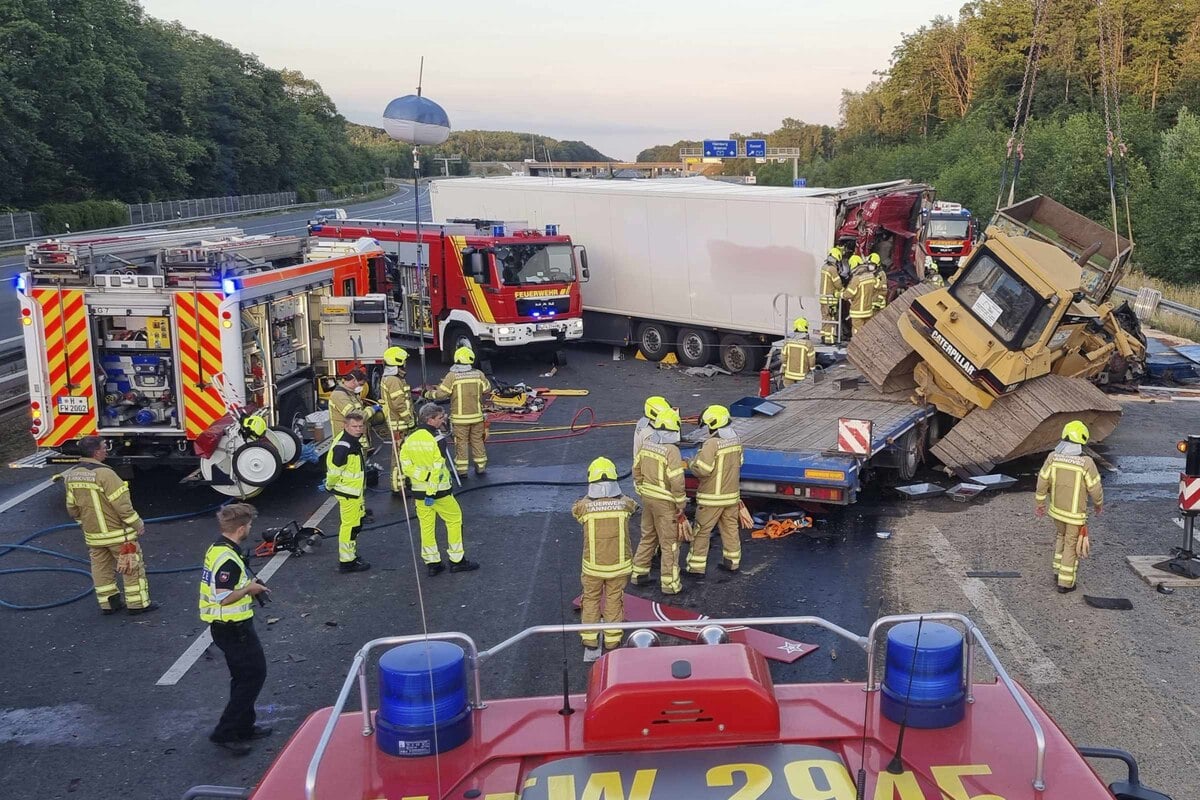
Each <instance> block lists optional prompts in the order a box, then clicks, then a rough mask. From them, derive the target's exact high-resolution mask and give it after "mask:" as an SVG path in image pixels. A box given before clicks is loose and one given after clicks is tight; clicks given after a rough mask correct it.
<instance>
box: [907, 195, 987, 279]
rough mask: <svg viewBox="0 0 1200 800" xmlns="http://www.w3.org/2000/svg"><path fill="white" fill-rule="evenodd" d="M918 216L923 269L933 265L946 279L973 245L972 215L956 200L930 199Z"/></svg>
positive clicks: (973, 228) (974, 233)
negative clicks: (930, 206)
mask: <svg viewBox="0 0 1200 800" xmlns="http://www.w3.org/2000/svg"><path fill="white" fill-rule="evenodd" d="M922 217H923V219H922V224H921V237H920V241H921V249H922V251H924V253H925V259H926V261H925V269H926V270H929V269H931V268H932V269H936V270H937V271H938V272H939V273H940V274H941V276H942V278H943V279H945V280H949V279H950V277H951V276H953V275H954V273H955V272H957V271H958V268H959V265H960V264H961V263H962V259H964V258H966V257H967V256H969V255H970V254H971V250H972V248H973V247H974V243H975V237H976V230H975V218H974V217H973V216H971V212H970V211H968V210H967V209H965V208H963V207H962V206H961V205H959V204H958V203H941V202H938V203H934V205H933V208H931V209H929V210H928V211H926V212H925V213H924V214H923V215H922Z"/></svg>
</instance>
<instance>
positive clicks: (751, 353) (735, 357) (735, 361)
mask: <svg viewBox="0 0 1200 800" xmlns="http://www.w3.org/2000/svg"><path fill="white" fill-rule="evenodd" d="M763 355H764V354H763V348H762V347H759V346H758V345H756V344H755V343H753V342H751V341H750V339H748V338H747V337H745V336H743V335H741V334H740V333H727V334H725V335H724V336H722V337H721V351H720V354H719V356H718V357H719V358H720V361H721V366H722V367H724V368H725V369H727V370H729V371H730V372H732V373H733V374H734V375H738V374H743V373H752V372H757V371H758V370H760V369H761V368H762V362H763Z"/></svg>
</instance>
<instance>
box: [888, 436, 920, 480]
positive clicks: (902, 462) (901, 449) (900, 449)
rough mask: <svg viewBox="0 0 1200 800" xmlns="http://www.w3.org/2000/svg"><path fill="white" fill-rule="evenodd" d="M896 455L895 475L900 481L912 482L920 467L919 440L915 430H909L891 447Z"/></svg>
mask: <svg viewBox="0 0 1200 800" xmlns="http://www.w3.org/2000/svg"><path fill="white" fill-rule="evenodd" d="M893 447H894V448H895V454H896V474H897V475H898V476H899V477H900V480H902V481H908V480H912V478H913V476H914V475H916V474H917V468H918V467H920V466H921V438H920V437H919V436H917V429H916V428H910V429H909V430H908V431H906V432H905V433H904V435H903V436H901V437H900V440H899V441H898V442H896V444H895V445H893Z"/></svg>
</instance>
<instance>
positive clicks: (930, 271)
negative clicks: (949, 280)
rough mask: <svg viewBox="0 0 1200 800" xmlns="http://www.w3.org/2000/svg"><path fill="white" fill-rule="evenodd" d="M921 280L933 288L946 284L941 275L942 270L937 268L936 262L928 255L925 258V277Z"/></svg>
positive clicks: (939, 287)
mask: <svg viewBox="0 0 1200 800" xmlns="http://www.w3.org/2000/svg"><path fill="white" fill-rule="evenodd" d="M922 282H923V283H925V284H926V285H928V286H932V287H933V288H935V289H941V288H942V287H943V286H945V285H946V279H945V278H943V277H942V271H941V269H939V268H938V265H937V262H935V261H934V260H933V259H932V258H929V257H928V256H926V258H925V277H924V278H923V279H922Z"/></svg>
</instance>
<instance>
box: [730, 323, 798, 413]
mask: <svg viewBox="0 0 1200 800" xmlns="http://www.w3.org/2000/svg"><path fill="white" fill-rule="evenodd" d="M792 330H794V331H795V332H796V333H808V320H807V319H805V318H804V317H796V321H795V322H793V323H792ZM714 408H715V406H714Z"/></svg>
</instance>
